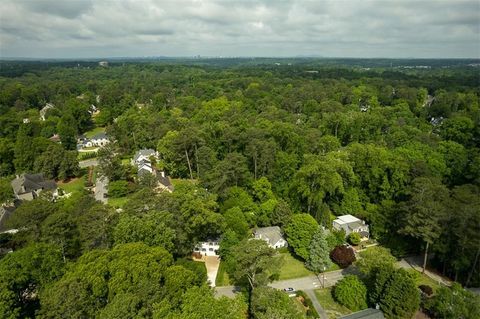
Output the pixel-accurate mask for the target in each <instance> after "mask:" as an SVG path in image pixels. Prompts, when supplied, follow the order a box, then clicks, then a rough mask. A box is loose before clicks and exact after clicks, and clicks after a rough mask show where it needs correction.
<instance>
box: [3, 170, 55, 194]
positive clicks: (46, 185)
mask: <svg viewBox="0 0 480 319" xmlns="http://www.w3.org/2000/svg"><path fill="white" fill-rule="evenodd" d="M11 185H12V188H13V193H14V194H15V197H16V198H17V199H19V200H32V199H35V198H37V197H38V196H39V195H40V193H41V192H42V191H44V190H51V191H56V189H57V184H56V183H55V181H50V180H45V178H44V177H43V174H42V173H39V174H22V175H17V177H16V178H15V179H14V180H13V181H12V182H11Z"/></svg>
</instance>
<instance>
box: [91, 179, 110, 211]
mask: <svg viewBox="0 0 480 319" xmlns="http://www.w3.org/2000/svg"><path fill="white" fill-rule="evenodd" d="M107 187H108V178H106V177H105V176H98V177H97V183H96V184H95V189H94V192H95V199H96V200H98V201H101V202H102V203H105V204H106V203H107V202H108V198H107V197H106V194H108V190H107Z"/></svg>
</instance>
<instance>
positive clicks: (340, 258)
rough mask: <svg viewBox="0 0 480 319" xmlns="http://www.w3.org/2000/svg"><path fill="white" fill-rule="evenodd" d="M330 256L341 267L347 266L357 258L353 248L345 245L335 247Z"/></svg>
mask: <svg viewBox="0 0 480 319" xmlns="http://www.w3.org/2000/svg"><path fill="white" fill-rule="evenodd" d="M330 258H332V260H333V261H334V262H335V263H336V264H337V265H339V266H340V267H341V268H347V267H348V266H350V265H351V264H352V263H353V262H354V261H355V260H356V258H355V252H354V251H353V248H352V247H348V246H345V245H342V246H337V247H335V249H334V250H332V252H331V253H330Z"/></svg>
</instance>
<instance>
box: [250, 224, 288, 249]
mask: <svg viewBox="0 0 480 319" xmlns="http://www.w3.org/2000/svg"><path fill="white" fill-rule="evenodd" d="M254 234H255V237H261V239H266V240H267V241H268V243H269V244H270V245H272V246H273V245H275V244H276V243H278V241H279V240H280V239H283V236H282V231H281V230H280V227H278V226H271V227H262V228H257V229H256V230H255V232H254Z"/></svg>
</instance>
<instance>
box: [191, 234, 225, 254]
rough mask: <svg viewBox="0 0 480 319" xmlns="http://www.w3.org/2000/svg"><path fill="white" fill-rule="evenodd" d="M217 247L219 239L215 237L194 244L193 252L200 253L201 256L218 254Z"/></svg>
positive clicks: (218, 246)
mask: <svg viewBox="0 0 480 319" xmlns="http://www.w3.org/2000/svg"><path fill="white" fill-rule="evenodd" d="M219 249H220V240H219V239H218V238H216V239H210V240H206V241H202V242H199V243H198V244H197V245H196V246H195V248H194V252H197V253H201V254H202V256H218V250H219Z"/></svg>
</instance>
